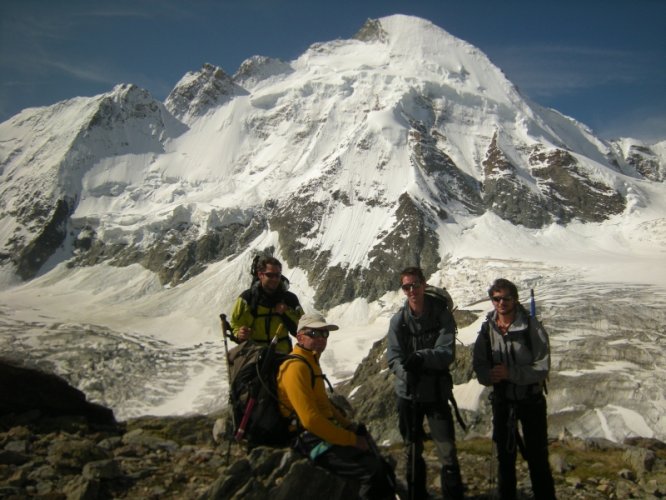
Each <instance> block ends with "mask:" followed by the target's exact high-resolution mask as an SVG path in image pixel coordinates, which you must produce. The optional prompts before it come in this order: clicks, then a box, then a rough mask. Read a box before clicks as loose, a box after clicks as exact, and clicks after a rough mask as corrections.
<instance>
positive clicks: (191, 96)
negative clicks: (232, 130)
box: [165, 63, 247, 118]
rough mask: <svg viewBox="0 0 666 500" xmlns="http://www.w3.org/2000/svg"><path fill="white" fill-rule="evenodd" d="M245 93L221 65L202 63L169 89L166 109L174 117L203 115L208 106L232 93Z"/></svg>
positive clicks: (222, 100)
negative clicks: (197, 69)
mask: <svg viewBox="0 0 666 500" xmlns="http://www.w3.org/2000/svg"><path fill="white" fill-rule="evenodd" d="M244 94H247V91H246V90H245V89H243V88H242V87H240V86H239V85H237V84H236V83H235V82H234V81H233V79H232V78H231V77H230V76H229V75H227V74H226V73H225V72H224V70H222V68H218V67H217V66H213V65H212V64H208V63H206V64H204V65H203V67H202V68H201V70H199V71H198V72H197V73H188V74H187V75H186V76H185V77H184V78H183V79H182V80H181V81H180V82H179V83H178V85H176V87H175V88H174V89H173V90H172V91H171V93H170V94H169V96H168V97H167V99H166V101H165V106H166V108H167V109H168V110H169V111H170V112H171V113H172V114H173V115H174V116H175V117H177V118H183V117H184V116H185V115H187V114H190V115H194V116H199V115H203V114H205V113H206V111H208V110H209V109H211V108H212V107H215V106H218V105H220V104H222V103H224V102H225V101H226V100H229V99H231V98H232V97H234V96H236V95H244Z"/></svg>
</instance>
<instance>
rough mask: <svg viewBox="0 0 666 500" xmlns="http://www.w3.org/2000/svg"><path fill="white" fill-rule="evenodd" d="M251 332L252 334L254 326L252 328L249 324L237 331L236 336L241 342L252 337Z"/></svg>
mask: <svg viewBox="0 0 666 500" xmlns="http://www.w3.org/2000/svg"><path fill="white" fill-rule="evenodd" d="M251 334H252V328H250V327H249V326H241V327H240V328H239V329H238V331H237V332H236V338H237V339H238V340H239V341H240V342H244V341H246V340H247V339H248V338H250V335H251Z"/></svg>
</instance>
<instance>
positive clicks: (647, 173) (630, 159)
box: [626, 145, 666, 182]
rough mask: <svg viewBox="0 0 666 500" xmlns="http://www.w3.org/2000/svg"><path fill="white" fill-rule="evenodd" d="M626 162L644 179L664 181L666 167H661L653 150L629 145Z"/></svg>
mask: <svg viewBox="0 0 666 500" xmlns="http://www.w3.org/2000/svg"><path fill="white" fill-rule="evenodd" d="M626 162H627V164H629V165H630V166H632V167H634V168H635V169H636V172H638V173H639V174H641V175H642V176H643V177H645V178H646V179H649V180H651V181H655V182H664V180H665V179H666V169H664V168H662V166H661V165H660V163H659V159H658V158H657V155H656V154H655V153H654V151H652V150H651V149H650V148H648V147H646V146H639V145H633V146H631V147H630V148H629V153H628V155H627V158H626Z"/></svg>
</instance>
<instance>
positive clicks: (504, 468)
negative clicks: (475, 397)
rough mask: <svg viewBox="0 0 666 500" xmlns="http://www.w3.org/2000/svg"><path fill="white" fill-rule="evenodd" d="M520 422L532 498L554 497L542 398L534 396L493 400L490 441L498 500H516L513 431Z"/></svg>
mask: <svg viewBox="0 0 666 500" xmlns="http://www.w3.org/2000/svg"><path fill="white" fill-rule="evenodd" d="M518 422H520V424H521V427H522V434H523V437H522V441H523V443H524V446H525V458H526V460H527V465H528V467H529V470H530V480H531V482H532V491H533V493H534V498H535V499H539V500H551V499H554V498H555V486H554V484H553V475H552V473H551V470H550V464H549V463H548V425H547V417H546V398H545V397H544V396H543V394H537V395H534V396H532V397H530V398H528V399H524V400H521V401H507V400H504V399H502V400H497V399H494V400H493V440H494V441H495V444H496V446H497V461H498V473H497V476H498V490H499V495H500V498H501V499H502V500H513V499H515V498H516V454H517V452H518V451H519V446H518V441H517V437H516V429H517V426H518Z"/></svg>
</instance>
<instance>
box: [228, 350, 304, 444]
mask: <svg viewBox="0 0 666 500" xmlns="http://www.w3.org/2000/svg"><path fill="white" fill-rule="evenodd" d="M289 359H298V360H301V361H303V362H304V363H305V364H306V365H307V366H308V368H309V369H310V374H311V378H312V387H314V384H315V374H314V371H313V370H312V367H311V366H310V364H309V363H308V362H307V360H306V359H305V358H303V357H302V356H299V355H297V354H286V353H282V352H277V351H275V345H274V344H270V345H268V346H266V345H265V344H263V345H262V344H255V343H253V342H249V341H248V342H243V343H242V344H241V345H239V346H237V347H235V348H234V349H232V350H231V351H229V365H230V367H231V373H230V377H231V393H230V399H231V407H232V411H233V418H234V425H235V429H234V432H235V435H236V439H237V440H239V441H246V443H247V445H248V447H249V448H254V447H256V446H260V445H265V446H278V447H279V446H287V445H289V444H290V442H291V440H292V439H293V438H294V437H295V434H296V433H295V432H293V431H291V430H290V427H291V426H292V425H291V424H292V423H293V422H296V424H297V419H296V416H295V415H293V416H291V417H285V416H284V415H282V413H281V411H280V401H279V398H278V393H277V374H278V370H279V368H280V365H282V363H284V362H285V361H287V360H289ZM251 401H252V402H251Z"/></svg>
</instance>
